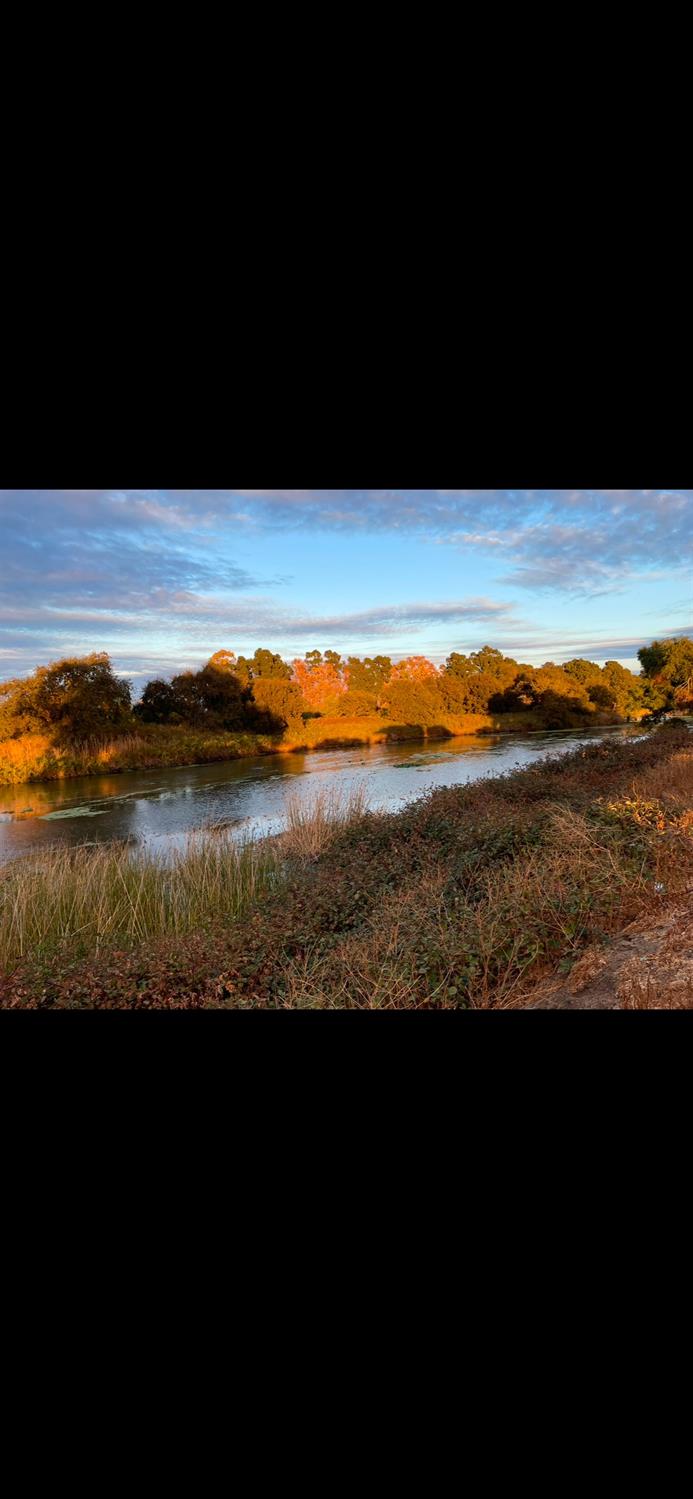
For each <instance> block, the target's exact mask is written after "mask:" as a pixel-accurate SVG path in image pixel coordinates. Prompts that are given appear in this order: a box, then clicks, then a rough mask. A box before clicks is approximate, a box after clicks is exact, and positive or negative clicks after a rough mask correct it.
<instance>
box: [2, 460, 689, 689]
mask: <svg viewBox="0 0 693 1499" xmlns="http://www.w3.org/2000/svg"><path fill="white" fill-rule="evenodd" d="M268 532H272V533H277V532H299V533H305V534H306V537H307V539H308V540H310V537H311V536H313V535H314V534H316V533H317V532H323V533H335V534H345V535H346V534H350V535H352V536H357V537H362V538H363V541H364V545H365V544H366V542H367V538H368V536H369V535H371V534H375V533H379V534H382V535H400V536H405V535H407V536H413V537H415V538H417V540H418V541H420V542H425V543H428V544H431V545H432V546H436V545H439V546H445V547H452V548H456V549H457V550H458V551H459V552H461V553H462V554H463V555H464V556H465V557H466V558H467V559H468V560H471V561H472V562H475V559H483V560H484V564H485V566H484V574H483V575H484V579H488V577H489V567H488V563H489V561H490V562H491V564H492V571H491V576H492V577H494V578H495V579H496V581H497V583H498V589H499V592H500V594H501V599H500V601H498V600H494V599H475V598H462V599H461V600H454V599H453V600H452V601H447V602H446V601H443V602H437V601H435V600H430V599H429V600H428V601H424V602H423V603H421V602H414V603H406V602H403V603H400V604H398V605H396V606H395V605H393V606H380V605H376V606H374V607H372V608H369V609H364V610H361V611H360V612H358V613H354V612H350V611H348V610H347V611H346V612H337V611H335V612H334V613H333V614H323V615H316V616H313V615H311V614H310V613H309V612H307V611H301V610H300V609H291V608H288V607H284V606H282V605H281V604H280V603H279V602H278V601H277V599H276V590H277V588H278V587H279V586H280V585H281V584H282V583H284V582H286V581H287V580H286V579H285V578H281V577H269V578H268V577H265V578H263V577H261V576H256V575H255V574H254V573H252V572H250V571H249V570H248V569H247V568H245V567H244V566H242V565H241V562H240V561H239V559H238V555H237V554H236V555H234V554H235V553H237V547H236V543H237V542H239V541H240V538H245V539H246V540H248V539H251V538H252V539H254V540H255V542H256V548H259V549H261V546H262V541H263V537H264V536H266V535H267V534H268ZM692 565H693V490H585V489H580V490H578V489H575V490H565V489H564V490H538V489H525V490H507V489H502V490H501V489H486V490H479V489H427V490H417V489H362V490H351V489H254V490H247V489H159V490H153V489H110V490H109V489H91V490H83V489H82V490H79V489H53V490H45V489H34V490H0V631H1V632H2V633H1V634H0V646H1V647H2V651H3V652H4V655H3V656H0V660H2V661H15V662H16V663H18V664H28V666H33V665H35V664H36V661H37V660H40V659H46V657H47V655H50V656H55V655H56V654H59V653H60V652H63V651H64V652H67V651H72V650H74V651H82V650H86V649H90V648H92V647H93V645H94V643H95V642H96V643H97V644H105V645H106V646H110V645H111V644H112V647H113V648H114V650H115V649H117V650H118V651H119V652H120V653H121V655H122V656H127V658H128V659H129V660H131V661H132V662H133V663H134V662H135V661H136V660H137V656H138V653H139V663H140V665H142V664H143V662H144V660H145V659H146V660H147V661H149V659H150V652H151V659H154V657H155V656H160V657H161V658H162V659H168V660H169V661H171V660H173V659H174V656H175V653H176V652H180V653H182V654H185V652H186V651H189V652H190V653H191V654H193V655H194V654H195V653H196V652H197V651H198V648H199V650H200V651H201V650H203V649H204V648H205V646H206V644H207V643H209V645H210V646H211V647H212V648H213V647H214V645H215V643H217V642H219V641H224V642H226V641H228V642H229V643H231V644H233V643H234V641H237V642H239V644H241V645H242V643H243V642H244V641H248V642H251V641H254V642H256V643H257V641H258V640H263V641H265V642H270V641H275V642H276V643H277V645H278V646H281V644H282V642H287V644H288V647H289V648H290V649H293V648H296V649H300V648H301V645H302V643H303V642H305V641H306V640H308V639H310V641H311V643H316V644H327V643H328V642H331V643H333V644H334V645H335V646H336V647H337V648H339V649H342V648H343V645H344V642H347V646H346V648H347V649H349V648H352V646H353V647H356V646H357V645H358V644H359V643H361V642H362V643H363V645H364V647H365V648H368V642H369V641H371V640H372V641H373V643H374V644H375V643H376V642H378V641H385V640H387V639H388V637H389V638H390V639H393V638H394V637H395V636H397V637H399V636H401V635H409V634H411V635H412V636H413V635H415V633H416V631H421V632H422V634H423V636H424V638H430V637H431V636H432V633H435V634H438V633H439V632H440V631H441V630H445V629H446V628H448V629H449V635H450V640H451V642H452V644H451V648H453V646H456V645H457V644H458V643H459V644H461V648H463V649H464V648H465V645H464V643H463V642H462V641H461V640H460V641H458V640H456V639H454V632H455V630H456V627H457V626H458V625H459V626H460V627H461V626H463V625H465V626H469V630H468V631H466V636H467V641H466V643H467V646H468V645H469V639H470V632H471V638H475V633H476V631H478V630H480V629H481V628H482V627H484V626H485V627H486V628H487V631H488V634H489V635H491V634H493V635H494V638H497V637H498V634H499V632H500V631H501V629H503V630H504V631H505V634H506V635H507V636H508V638H510V639H512V637H513V635H514V634H515V633H516V631H519V632H520V633H522V631H523V630H524V632H525V634H526V636H527V638H528V639H529V638H534V637H532V634H531V630H532V627H531V626H524V625H523V622H522V621H521V620H520V619H519V618H518V617H517V615H516V614H514V613H513V611H512V609H511V606H510V605H509V604H508V603H507V602H503V600H502V594H503V591H504V590H507V589H508V588H510V587H512V588H513V589H514V590H517V589H522V590H524V591H528V592H535V593H536V592H547V593H550V594H553V595H556V596H561V597H564V596H566V595H568V596H571V595H572V596H578V597H579V596H589V597H591V598H595V597H597V596H599V595H600V594H604V593H613V592H618V591H619V590H621V589H624V588H626V587H632V585H633V583H634V582H636V581H638V580H640V579H642V580H643V581H645V580H647V579H649V580H654V579H655V578H657V577H658V576H659V577H660V578H661V577H663V576H664V577H666V576H670V575H671V576H672V577H673V576H674V575H676V576H678V577H679V579H680V577H681V574H682V573H683V574H684V576H685V575H686V570H688V576H689V577H690V569H691V566H692ZM472 576H473V574H472ZM429 577H430V570H429ZM472 586H473V585H472ZM485 586H488V585H485ZM266 590H270V595H267V593H266ZM492 591H494V592H495V588H494V589H493V590H492ZM272 592H274V594H275V597H274V598H273V597H272V596H271V594H272ZM682 592H685V584H684V585H683V587H682V585H681V582H680V581H679V583H678V585H677V588H676V595H677V596H678V597H680V595H681V593H682ZM340 602H341V600H340ZM678 607H680V608H681V610H682V611H683V609H684V607H685V606H684V605H683V603H682V604H681V605H680V606H677V609H678ZM662 622H663V623H665V621H664V619H663V621H662ZM666 622H667V623H668V622H669V620H668V619H667V621H666ZM660 633H662V632H661V631H660ZM679 633H680V632H679ZM460 635H461V631H460ZM559 638H560V637H559V636H558V635H555V636H554V639H556V640H558V639H559ZM160 641H161V642H162V644H160V643H159V642H160ZM641 643H642V642H641ZM168 651H170V655H167V652H168ZM145 652H146V653H147V654H146V657H145ZM196 659H199V657H196ZM3 669H4V668H3ZM137 669H139V667H138V668H137Z"/></svg>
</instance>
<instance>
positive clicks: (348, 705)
mask: <svg viewBox="0 0 693 1499" xmlns="http://www.w3.org/2000/svg"><path fill="white" fill-rule="evenodd" d="M377 705H378V698H377V694H376V693H375V692H366V691H363V690H360V689H358V688H354V690H353V691H351V692H345V693H344V694H343V695H342V697H340V698H339V700H338V702H337V706H336V709H335V717H336V718H371V717H372V715H373V714H374V713H375V712H376V710H377Z"/></svg>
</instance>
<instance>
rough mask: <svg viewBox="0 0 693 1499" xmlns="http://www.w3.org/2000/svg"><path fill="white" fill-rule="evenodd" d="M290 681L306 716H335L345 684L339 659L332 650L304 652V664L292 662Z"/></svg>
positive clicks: (298, 661) (299, 661)
mask: <svg viewBox="0 0 693 1499" xmlns="http://www.w3.org/2000/svg"><path fill="white" fill-rule="evenodd" d="M293 669H294V682H295V683H296V685H297V687H298V688H299V689H300V692H301V695H302V697H303V701H304V703H305V705H306V709H307V711H308V712H310V713H321V714H325V715H326V714H328V713H335V712H336V711H337V708H338V704H339V699H340V697H341V696H342V693H344V692H346V682H345V681H344V675H343V672H342V668H341V658H340V657H339V656H338V655H337V654H336V652H335V651H326V652H325V656H324V657H323V655H322V653H321V652H320V651H308V652H307V654H306V658H305V660H304V661H301V660H297V661H294V662H293Z"/></svg>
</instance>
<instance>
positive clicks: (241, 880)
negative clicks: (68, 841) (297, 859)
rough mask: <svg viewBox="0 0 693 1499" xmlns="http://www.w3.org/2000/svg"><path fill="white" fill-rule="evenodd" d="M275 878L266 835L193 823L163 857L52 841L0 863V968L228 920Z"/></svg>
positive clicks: (276, 863)
mask: <svg viewBox="0 0 693 1499" xmlns="http://www.w3.org/2000/svg"><path fill="white" fill-rule="evenodd" d="M280 877H281V869H280V860H279V854H278V850H277V849H276V848H275V847H273V846H272V845H271V844H270V843H268V842H265V841H263V842H258V843H238V842H236V841H234V840H233V838H232V836H231V834H230V832H229V831H228V830H225V829H220V830H210V831H207V832H204V831H202V832H195V833H191V834H189V835H188V838H187V840H186V842H185V844H184V845H183V846H182V847H180V848H177V849H174V850H172V851H171V852H170V853H169V854H168V855H167V856H165V857H164V858H163V859H162V858H161V855H160V854H155V853H153V852H152V851H151V850H149V849H147V848H133V847H132V846H131V845H128V844H103V845H100V846H97V847H93V848H89V847H84V846H83V847H81V848H55V849H51V850H49V851H48V852H47V853H42V854H40V855H37V856H30V857H27V858H20V859H16V860H14V861H13V862H12V863H10V864H7V865H5V866H3V867H0V971H2V970H4V971H8V970H9V969H11V968H12V967H13V965H15V964H16V963H20V962H22V961H23V960H24V959H26V958H32V959H36V958H41V957H46V956H49V955H50V954H51V953H58V952H59V953H60V957H61V959H63V958H69V957H81V956H83V955H84V954H87V953H89V954H94V955H97V954H98V953H99V952H100V951H103V950H104V948H107V947H131V946H134V945H135V944H137V943H146V942H153V941H155V940H157V939H158V938H161V937H176V936H183V935H184V934H186V933H189V932H200V931H205V930H211V929H216V930H218V929H219V927H220V926H221V925H223V924H224V923H230V922H234V921H236V920H237V919H238V918H239V917H240V916H242V915H243V913H244V911H245V910H247V908H248V906H249V905H250V904H251V903H252V902H253V901H254V900H255V899H257V897H258V896H259V895H261V894H262V893H263V892H264V891H265V890H268V889H269V888H271V887H272V886H274V885H276V883H277V881H278V880H279V879H280Z"/></svg>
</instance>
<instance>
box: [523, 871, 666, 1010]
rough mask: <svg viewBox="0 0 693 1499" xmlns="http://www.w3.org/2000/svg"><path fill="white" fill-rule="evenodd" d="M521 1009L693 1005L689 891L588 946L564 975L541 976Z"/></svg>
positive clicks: (630, 1007) (615, 1008) (602, 1008)
mask: <svg viewBox="0 0 693 1499" xmlns="http://www.w3.org/2000/svg"><path fill="white" fill-rule="evenodd" d="M523 1008H527V1009H531V1010H691V1009H693V891H691V893H690V894H689V895H688V897H687V898H686V899H685V900H684V901H683V902H682V903H680V904H679V905H677V906H675V907H672V908H670V909H669V910H667V911H665V912H663V913H662V914H661V915H660V916H659V917H657V918H656V919H655V920H654V921H651V922H647V923H646V922H642V921H639V922H637V923H636V922H634V923H633V924H632V926H630V927H626V929H625V931H624V932H622V933H621V935H620V936H619V937H617V938H616V939H615V940H614V941H613V942H612V943H610V944H609V945H605V946H601V947H596V946H594V947H589V948H587V950H586V951H585V952H584V953H583V954H582V956H581V957H580V958H579V959H578V961H577V963H576V964H575V966H574V968H573V969H572V971H571V972H570V974H568V976H567V978H554V979H551V980H545V981H543V982H542V983H541V984H539V985H538V987H537V988H536V989H535V990H534V992H533V993H532V994H531V995H530V996H529V999H528V1001H527V1004H526V1006H523Z"/></svg>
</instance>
